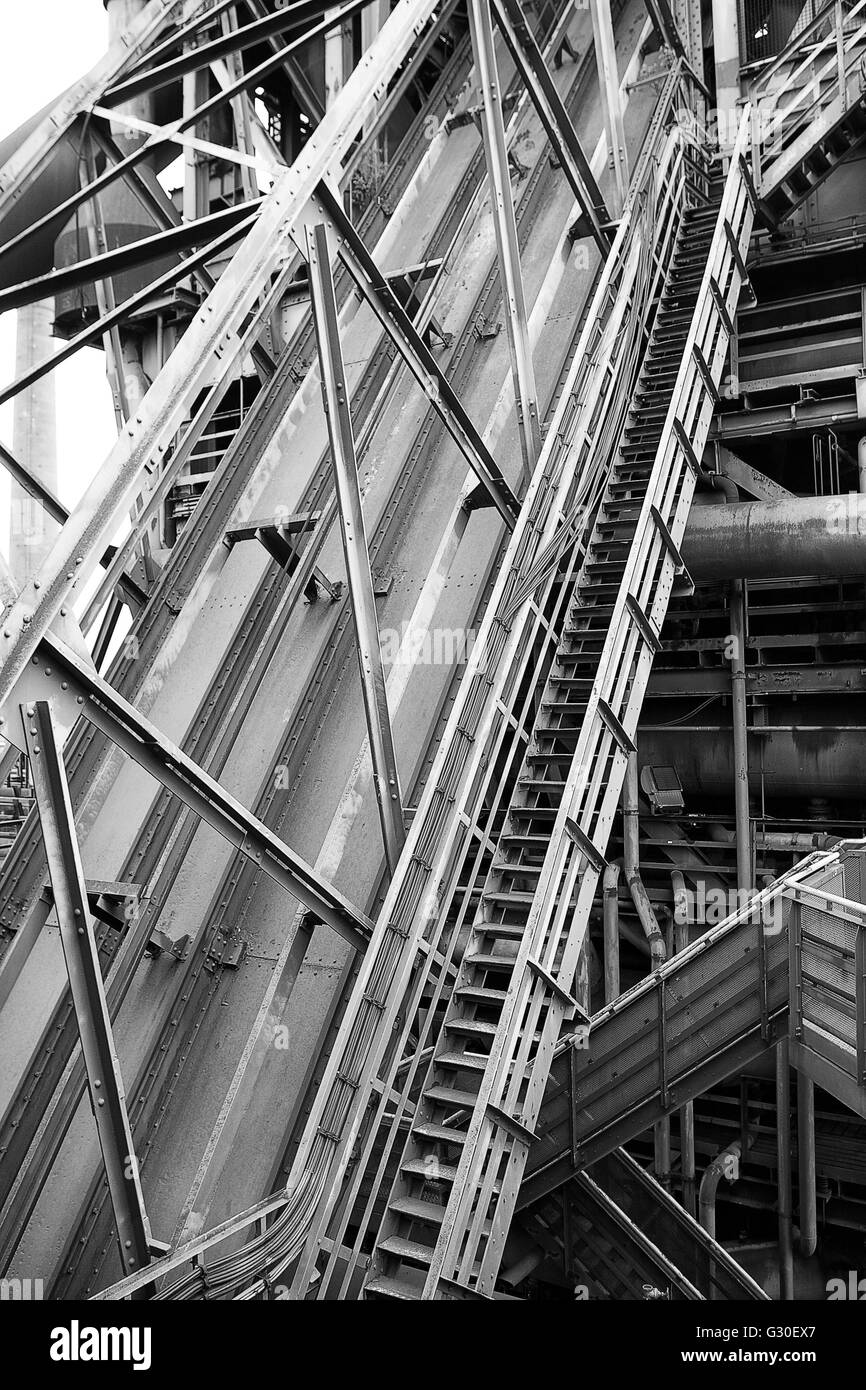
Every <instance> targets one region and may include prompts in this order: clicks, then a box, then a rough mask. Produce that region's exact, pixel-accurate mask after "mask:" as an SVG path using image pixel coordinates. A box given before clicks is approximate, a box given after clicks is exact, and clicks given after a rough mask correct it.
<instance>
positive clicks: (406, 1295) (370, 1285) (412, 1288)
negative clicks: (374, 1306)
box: [364, 1274, 422, 1302]
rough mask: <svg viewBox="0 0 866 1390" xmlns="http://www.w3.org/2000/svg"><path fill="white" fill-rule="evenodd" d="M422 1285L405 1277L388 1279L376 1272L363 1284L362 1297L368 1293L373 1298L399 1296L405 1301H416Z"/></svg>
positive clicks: (419, 1295) (418, 1298)
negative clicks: (411, 1282) (408, 1280)
mask: <svg viewBox="0 0 866 1390" xmlns="http://www.w3.org/2000/svg"><path fill="white" fill-rule="evenodd" d="M421 1293H422V1286H421V1285H420V1284H410V1283H408V1282H407V1281H406V1280H405V1279H389V1278H388V1277H387V1276H386V1275H384V1274H377V1275H376V1276H375V1277H374V1278H373V1279H370V1280H369V1281H368V1282H367V1283H366V1284H365V1285H364V1297H365V1298H366V1297H368V1296H369V1295H370V1294H372V1295H373V1297H375V1298H399V1299H403V1300H405V1301H407V1302H417V1301H419V1300H420V1298H421Z"/></svg>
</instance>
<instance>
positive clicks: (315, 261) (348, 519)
mask: <svg viewBox="0 0 866 1390" xmlns="http://www.w3.org/2000/svg"><path fill="white" fill-rule="evenodd" d="M307 254H308V258H309V265H310V297H311V303H312V309H313V323H314V325H315V329H316V342H317V344H318V349H319V370H320V374H321V379H322V399H323V401H324V405H325V414H326V416H327V418H328V437H329V439H330V442H331V460H332V463H333V468H334V480H335V484H336V492H337V503H338V506H339V509H340V533H341V536H342V539H343V554H344V556H345V559H346V577H347V579H348V582H349V594H350V596H351V600H352V615H353V617H354V620H355V636H356V639H357V643H358V665H359V667H360V671H361V690H362V693H363V696H364V712H365V714H366V717H367V733H368V735H369V738H370V754H371V757H372V759H373V784H374V786H375V788H376V799H377V801H378V803H379V816H380V819H381V821H382V838H383V840H384V842H385V857H386V859H387V861H388V868H389V869H390V871H391V873H392V874H393V873H394V871H395V869H396V867H397V862H398V860H399V858H400V851H401V849H402V848H403V842H404V840H405V838H406V825H405V821H404V819H403V803H402V798H401V796H400V781H399V778H398V775H397V756H396V753H395V751H394V737H393V733H392V730H391V716H390V714H389V712H388V696H387V693H386V691H385V673H384V671H383V669H382V653H381V649H380V645H379V624H378V620H377V618H376V600H375V597H374V594H373V578H372V575H371V573H370V554H369V551H368V549H367V536H366V532H365V529H364V512H363V507H362V505H361V489H360V486H359V484H358V463H357V459H356V458H355V438H354V435H353V432H352V416H351V411H350V409H349V392H348V387H347V384H346V371H345V367H344V365H343V352H342V348H341V346H340V327H339V323H338V319H337V296H336V294H335V293H334V280H333V276H332V274H331V248H330V245H329V243H328V229H327V227H325V226H324V224H323V223H321V222H320V223H319V224H318V225H317V226H315V227H308V228H307Z"/></svg>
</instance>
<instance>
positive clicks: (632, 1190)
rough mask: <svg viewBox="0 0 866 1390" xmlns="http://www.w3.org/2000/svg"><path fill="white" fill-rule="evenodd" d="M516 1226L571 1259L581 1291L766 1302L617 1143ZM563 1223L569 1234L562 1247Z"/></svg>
mask: <svg viewBox="0 0 866 1390" xmlns="http://www.w3.org/2000/svg"><path fill="white" fill-rule="evenodd" d="M565 1211H567V1217H568V1220H567V1221H566V1222H565V1223H563V1215H564V1213H565ZM520 1225H521V1226H522V1227H523V1229H524V1230H525V1231H526V1232H527V1233H528V1234H529V1235H530V1236H531V1237H533V1238H534V1239H535V1240H536V1241H537V1242H538V1244H539V1245H541V1247H542V1248H543V1249H544V1250H545V1251H546V1252H547V1253H548V1254H549V1255H552V1256H553V1257H554V1258H556V1259H558V1260H560V1261H562V1260H563V1257H564V1256H566V1257H567V1260H570V1261H573V1263H574V1271H573V1278H574V1280H575V1283H583V1284H584V1286H585V1289H586V1293H585V1294H584V1296H585V1297H589V1298H608V1299H613V1300H616V1301H618V1302H619V1301H622V1300H646V1299H652V1298H658V1297H662V1298H666V1299H670V1300H676V1301H679V1300H683V1299H685V1300H701V1299H713V1298H717V1299H726V1300H730V1299H735V1300H740V1299H754V1300H756V1301H764V1302H765V1301H768V1296H767V1294H765V1293H764V1291H763V1289H761V1287H760V1286H759V1285H758V1284H756V1283H755V1281H754V1280H753V1279H752V1278H751V1277H750V1276H749V1275H748V1274H747V1273H746V1272H745V1270H743V1269H742V1268H741V1267H740V1266H739V1265H738V1264H737V1262H736V1261H735V1260H734V1259H733V1257H732V1256H731V1255H729V1254H728V1252H727V1251H726V1250H725V1249H724V1248H723V1247H722V1246H720V1245H719V1244H718V1243H717V1242H716V1241H715V1240H714V1239H713V1237H712V1236H710V1235H708V1234H707V1232H706V1231H705V1230H704V1229H703V1227H702V1226H700V1225H699V1224H698V1222H697V1221H695V1219H694V1217H692V1216H689V1214H688V1212H687V1211H686V1210H685V1209H684V1208H683V1207H681V1206H680V1204H679V1202H677V1201H675V1199H674V1198H673V1197H671V1195H670V1193H668V1192H666V1191H665V1190H664V1188H663V1187H662V1186H661V1185H660V1184H659V1183H657V1182H656V1180H655V1178H653V1177H652V1176H651V1174H649V1173H647V1172H646V1171H645V1170H644V1169H643V1168H641V1166H640V1164H639V1163H636V1162H635V1160H634V1159H633V1158H632V1157H631V1156H630V1155H629V1154H627V1153H626V1152H625V1151H624V1150H622V1149H620V1150H617V1151H616V1152H614V1153H612V1154H610V1155H609V1157H607V1158H605V1159H602V1160H601V1161H600V1162H599V1163H596V1164H594V1165H593V1167H592V1168H591V1169H590V1170H588V1171H587V1172H582V1173H579V1174H578V1175H577V1176H576V1177H575V1178H574V1179H573V1180H572V1181H571V1182H569V1183H568V1184H567V1186H565V1187H564V1188H563V1189H561V1190H560V1191H559V1192H558V1193H556V1194H555V1195H554V1194H551V1195H548V1196H547V1197H546V1198H543V1199H542V1200H541V1201H540V1202H538V1203H536V1205H535V1206H534V1207H532V1208H531V1209H530V1210H528V1211H525V1212H524V1213H523V1214H522V1215H521V1217H520ZM563 1225H565V1229H566V1230H568V1231H569V1232H570V1237H571V1239H570V1249H569V1251H567V1252H566V1251H564V1250H563V1238H562V1231H563Z"/></svg>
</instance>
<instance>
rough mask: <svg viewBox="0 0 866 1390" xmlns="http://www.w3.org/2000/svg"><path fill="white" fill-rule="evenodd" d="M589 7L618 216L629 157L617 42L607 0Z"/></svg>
mask: <svg viewBox="0 0 866 1390" xmlns="http://www.w3.org/2000/svg"><path fill="white" fill-rule="evenodd" d="M590 7H591V10H592V34H593V39H594V41H595V60H596V64H597V66H598V85H599V90H600V92H601V100H602V105H603V108H604V129H605V134H606V136H607V147H608V150H609V151H610V158H611V163H612V165H613V172H614V178H615V179H616V213H617V215H618V214H619V213H621V212H622V209H623V204H624V203H625V198H626V194H627V193H628V155H627V153H626V145H625V128H624V126H623V120H622V102H621V100H620V91H619V74H618V72H617V67H616V42H615V40H614V36H613V20H612V19H611V15H610V0H590Z"/></svg>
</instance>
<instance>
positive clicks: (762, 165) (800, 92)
mask: <svg viewBox="0 0 866 1390" xmlns="http://www.w3.org/2000/svg"><path fill="white" fill-rule="evenodd" d="M864 55H866V0H855V3H854V4H843V3H842V0H830V3H829V4H827V5H825V6H824V8H823V9H822V10H820V11H819V13H818V14H817V15H816V16H815V18H814V19H813V20H812V21H811V23H810V24H807V25H806V26H805V28H804V29H802V30H801V31H800V32H799V33H798V34H797V35H796V36H795V37H794V38H793V39H792V40H791V41H790V43H788V44H787V45H786V47H785V48H784V49H783V50H782V52H781V53H780V54H778V55H777V57H776V58H774V60H773V62H772V63H770V65H769V66H768V67H767V68H765V69H764V70H763V71H762V72H761V73H760V74H759V76H758V77H756V78H755V80H754V81H753V82H752V84H751V87H750V91H749V101H750V104H751V110H752V174H753V177H754V180H755V185H756V187H757V188H758V191H759V192H764V191H765V190H766V189H767V188H768V187H769V186H770V185H771V184H773V183H774V182H775V181H776V179H777V177H778V174H779V171H780V168H781V167H782V166H781V165H780V160H781V159H782V157H783V156H784V155H786V154H787V153H788V152H790V151H792V150H793V149H794V147H795V146H797V147H799V142H801V141H803V140H810V141H811V140H813V139H814V138H815V137H816V136H817V135H818V134H819V127H821V126H823V125H824V124H826V123H827V121H828V120H829V121H830V122H832V121H833V120H835V119H838V118H839V117H841V115H842V114H844V111H845V110H846V109H847V107H848V106H849V105H850V104H851V102H852V101H853V100H855V99H856V97H857V95H858V94H859V93H860V92H862V91H863V90H864V85H866V75H864V66H863V64H864ZM785 167H787V161H786V162H785Z"/></svg>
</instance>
